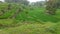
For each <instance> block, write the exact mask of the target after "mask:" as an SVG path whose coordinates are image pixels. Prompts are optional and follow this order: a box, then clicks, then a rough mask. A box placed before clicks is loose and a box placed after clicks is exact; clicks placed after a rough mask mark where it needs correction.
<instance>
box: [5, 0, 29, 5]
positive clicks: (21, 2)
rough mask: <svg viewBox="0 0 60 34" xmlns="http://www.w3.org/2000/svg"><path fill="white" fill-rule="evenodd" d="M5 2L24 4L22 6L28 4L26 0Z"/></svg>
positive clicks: (7, 0) (6, 0) (8, 1)
mask: <svg viewBox="0 0 60 34" xmlns="http://www.w3.org/2000/svg"><path fill="white" fill-rule="evenodd" d="M5 2H7V3H19V4H24V5H28V4H29V1H27V0H5Z"/></svg>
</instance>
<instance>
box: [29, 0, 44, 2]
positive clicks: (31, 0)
mask: <svg viewBox="0 0 60 34" xmlns="http://www.w3.org/2000/svg"><path fill="white" fill-rule="evenodd" d="M28 1H30V2H36V1H44V0H28Z"/></svg>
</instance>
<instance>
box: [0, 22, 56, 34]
mask: <svg viewBox="0 0 60 34" xmlns="http://www.w3.org/2000/svg"><path fill="white" fill-rule="evenodd" d="M54 25H56V24H55V23H49V22H48V23H46V24H44V25H42V24H40V23H33V24H28V23H26V24H24V25H21V26H18V27H12V28H6V29H2V30H1V31H0V34H52V32H49V30H47V29H48V28H51V27H53V26H54Z"/></svg>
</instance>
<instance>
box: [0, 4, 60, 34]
mask: <svg viewBox="0 0 60 34" xmlns="http://www.w3.org/2000/svg"><path fill="white" fill-rule="evenodd" d="M14 6H16V5H14ZM5 7H6V6H5ZM17 8H18V7H17V6H16V7H15V8H13V9H11V10H10V12H7V13H5V14H4V15H3V16H0V18H7V17H8V16H11V15H13V14H14V12H15V11H16V10H15V9H17ZM0 9H1V8H0ZM16 22H17V23H16ZM0 34H60V9H58V10H57V11H56V15H47V14H45V8H36V7H35V8H33V9H30V8H29V9H28V8H25V9H24V10H23V11H22V12H21V13H19V14H18V15H17V17H16V19H9V18H8V19H0Z"/></svg>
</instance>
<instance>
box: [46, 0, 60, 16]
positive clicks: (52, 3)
mask: <svg viewBox="0 0 60 34" xmlns="http://www.w3.org/2000/svg"><path fill="white" fill-rule="evenodd" d="M59 1H60V0H49V1H48V2H47V6H46V10H47V11H46V12H47V13H48V14H51V15H55V14H56V9H57V8H58V7H59V6H60V2H59Z"/></svg>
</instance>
